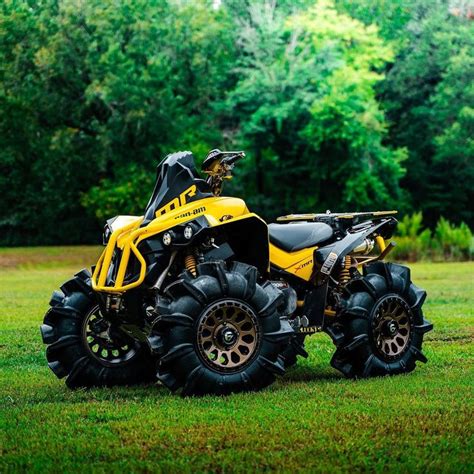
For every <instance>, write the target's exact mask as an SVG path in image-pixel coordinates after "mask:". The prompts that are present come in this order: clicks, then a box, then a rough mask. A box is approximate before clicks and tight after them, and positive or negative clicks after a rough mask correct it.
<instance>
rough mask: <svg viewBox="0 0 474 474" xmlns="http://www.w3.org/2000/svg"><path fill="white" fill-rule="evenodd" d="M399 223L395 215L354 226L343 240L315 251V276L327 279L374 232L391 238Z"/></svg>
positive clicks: (323, 279) (318, 278)
mask: <svg viewBox="0 0 474 474" xmlns="http://www.w3.org/2000/svg"><path fill="white" fill-rule="evenodd" d="M396 225H397V221H396V219H394V218H393V217H391V218H388V219H383V220H382V221H377V222H375V223H374V222H372V221H368V222H364V223H362V224H358V225H357V226H354V227H353V228H352V229H351V230H350V232H349V233H348V234H347V235H346V236H345V237H344V238H343V239H341V240H339V241H336V242H334V243H332V244H331V245H328V246H325V247H322V248H320V249H318V250H316V251H315V271H314V276H313V278H315V279H316V280H318V281H325V280H327V279H328V278H329V276H331V275H332V274H333V272H334V271H335V269H337V268H338V267H339V266H338V263H339V262H341V261H342V259H343V258H344V257H345V256H346V255H348V254H349V253H350V252H352V250H354V249H355V248H356V247H357V246H358V245H360V244H362V243H363V242H364V240H365V239H366V238H367V237H369V236H371V235H372V234H377V235H378V236H379V237H382V238H384V239H386V238H390V237H391V236H392V234H393V231H394V229H395V227H396Z"/></svg>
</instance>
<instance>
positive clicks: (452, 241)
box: [393, 212, 474, 261]
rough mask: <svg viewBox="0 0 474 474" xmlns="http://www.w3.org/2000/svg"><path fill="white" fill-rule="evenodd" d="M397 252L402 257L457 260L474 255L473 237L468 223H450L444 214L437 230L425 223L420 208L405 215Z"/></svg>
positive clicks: (396, 238)
mask: <svg viewBox="0 0 474 474" xmlns="http://www.w3.org/2000/svg"><path fill="white" fill-rule="evenodd" d="M394 240H395V241H396V244H397V245H396V247H395V250H394V252H393V254H394V256H395V257H396V258H398V259H401V260H408V261H416V260H425V259H431V260H436V261H446V260H448V261H452V260H454V261H458V260H466V259H471V258H473V257H474V252H473V248H474V237H473V234H472V232H471V230H470V229H469V227H468V226H467V225H466V224H465V223H464V222H461V224H460V225H459V226H455V225H453V224H451V223H450V222H449V221H448V220H446V219H444V218H443V217H441V218H440V220H439V221H438V223H437V225H436V228H435V230H434V232H433V233H432V232H431V230H430V229H426V228H424V226H423V215H422V213H421V212H417V213H414V214H412V215H408V214H407V215H405V216H404V217H403V219H401V220H400V221H399V223H398V226H397V232H396V235H395V238H394Z"/></svg>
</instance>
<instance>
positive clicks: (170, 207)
mask: <svg viewBox="0 0 474 474" xmlns="http://www.w3.org/2000/svg"><path fill="white" fill-rule="evenodd" d="M193 196H196V185H195V184H193V185H192V186H190V187H189V188H188V189H186V190H185V191H183V192H182V193H181V194H180V195H179V196H178V197H175V198H174V199H173V200H171V201H170V202H169V203H168V204H165V205H164V206H163V207H161V208H160V209H158V210H157V211H156V217H158V216H162V215H163V214H166V213H167V212H170V211H174V210H175V209H177V208H178V207H181V206H184V205H185V204H186V203H187V202H188V200H189V198H192V197H193Z"/></svg>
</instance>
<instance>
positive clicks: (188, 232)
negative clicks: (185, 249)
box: [183, 225, 194, 240]
mask: <svg viewBox="0 0 474 474" xmlns="http://www.w3.org/2000/svg"><path fill="white" fill-rule="evenodd" d="M193 234H194V229H193V228H192V226H190V225H187V226H186V227H185V228H184V232H183V235H184V238H185V239H186V240H190V239H191V238H192V236H193Z"/></svg>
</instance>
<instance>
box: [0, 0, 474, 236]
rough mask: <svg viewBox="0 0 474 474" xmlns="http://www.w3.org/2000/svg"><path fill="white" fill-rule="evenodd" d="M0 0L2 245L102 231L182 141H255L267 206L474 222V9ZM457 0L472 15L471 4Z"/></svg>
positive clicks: (257, 193)
mask: <svg viewBox="0 0 474 474" xmlns="http://www.w3.org/2000/svg"><path fill="white" fill-rule="evenodd" d="M213 5H215V4H214V2H212V1H211V0H196V1H193V2H185V1H178V0H162V1H158V0H152V1H149V0H136V1H133V2H114V1H112V0H105V1H103V0H90V1H88V2H80V1H79V0H61V1H60V2H58V1H57V0H42V1H41V2H37V1H31V2H26V1H25V2H18V1H14V0H7V1H5V2H3V3H1V4H0V189H1V190H2V200H1V201H0V242H2V243H3V244H6V245H15V244H16V245H17V244H20V243H21V244H38V243H44V244H51V243H58V242H62V243H74V242H93V241H96V239H97V235H98V234H99V232H100V227H101V226H102V224H103V219H105V218H108V217H111V216H112V215H114V214H119V213H121V214H123V213H131V214H141V213H142V212H143V206H144V204H145V203H146V202H147V199H148V197H149V194H150V192H151V189H152V184H153V183H152V181H153V178H154V169H155V166H156V164H157V163H158V162H159V161H160V160H161V159H162V158H163V157H164V156H165V155H166V154H167V153H170V152H172V151H176V150H183V149H191V150H193V151H194V152H195V154H196V155H197V157H198V161H200V160H201V159H202V158H203V157H204V156H205V154H206V153H207V151H208V150H209V149H211V148H215V147H220V148H226V147H228V148H230V147H232V148H234V147H235V148H239V149H245V150H246V151H247V152H248V153H247V156H248V159H247V160H246V161H245V162H244V163H242V166H239V169H238V170H237V176H236V179H235V180H234V182H233V183H232V185H231V186H230V187H229V188H228V189H227V192H231V193H236V194H239V195H241V196H242V197H243V198H245V199H246V200H247V201H248V203H249V205H250V207H251V208H252V210H254V211H256V212H259V213H261V214H262V215H263V217H266V218H268V219H271V218H274V217H275V216H276V215H278V214H283V213H287V212H306V211H311V212H314V211H318V210H319V211H321V210H324V209H328V208H330V209H333V210H368V209H373V208H394V207H398V208H399V209H401V210H402V211H404V212H413V210H414V209H419V210H421V211H423V215H424V216H425V219H426V223H427V224H428V225H429V226H430V227H431V228H433V227H434V226H435V224H436V222H437V221H438V219H439V217H440V216H441V215H444V216H446V217H448V218H449V219H450V221H452V222H454V223H456V224H459V223H460V222H462V221H464V222H466V223H467V224H468V225H469V226H471V227H472V226H473V225H474V210H473V208H472V205H471V203H472V202H474V195H473V192H474V191H473V189H474V188H473V187H472V182H473V181H474V160H473V157H474V142H473V138H472V137H473V136H474V109H473V107H472V104H473V102H474V60H473V57H472V51H473V50H474V42H473V38H474V30H473V28H474V22H472V21H470V20H469V19H468V18H467V16H466V15H465V12H464V10H463V9H462V8H458V9H457V10H456V9H453V8H451V9H450V8H448V5H447V3H446V2H445V1H444V0H434V1H433V0H415V1H408V0H393V1H388V0H350V1H349V0H333V1H332V0H295V1H293V0H292V1H290V0H277V1H273V0H261V1H260V0H242V1H240V0H223V1H222V2H221V5H220V7H219V8H215V6H213ZM463 12H464V13H463Z"/></svg>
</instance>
